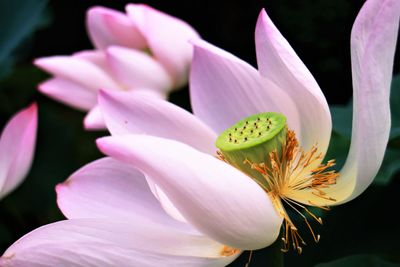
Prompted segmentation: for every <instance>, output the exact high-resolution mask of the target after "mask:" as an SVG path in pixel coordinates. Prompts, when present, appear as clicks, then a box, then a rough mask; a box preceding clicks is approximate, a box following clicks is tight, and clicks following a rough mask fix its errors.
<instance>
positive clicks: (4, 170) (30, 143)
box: [0, 104, 37, 199]
mask: <svg viewBox="0 0 400 267" xmlns="http://www.w3.org/2000/svg"><path fill="white" fill-rule="evenodd" d="M36 132H37V106H36V104H32V105H31V106H29V107H28V108H26V109H24V110H22V111H20V112H18V113H17V114H16V115H14V116H13V117H12V118H11V120H10V121H9V122H8V123H7V125H6V126H5V128H4V130H3V132H2V134H1V137H0V199H2V198H4V197H5V196H6V195H7V194H9V193H10V192H11V191H13V190H14V189H15V188H16V187H17V186H18V185H19V184H20V183H22V181H23V180H24V178H25V176H26V175H27V173H28V171H29V169H30V166H31V164H32V160H33V154H34V150H35V143H36Z"/></svg>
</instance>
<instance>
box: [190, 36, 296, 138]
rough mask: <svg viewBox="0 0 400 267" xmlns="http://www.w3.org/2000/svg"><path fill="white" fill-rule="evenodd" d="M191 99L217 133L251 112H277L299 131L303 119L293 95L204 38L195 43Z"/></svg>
mask: <svg viewBox="0 0 400 267" xmlns="http://www.w3.org/2000/svg"><path fill="white" fill-rule="evenodd" d="M194 45H195V52H194V58H193V63H192V70H191V75H190V98H191V102H192V107H193V111H194V114H195V115H196V116H197V117H199V118H200V119H201V120H203V121H204V122H205V123H207V124H208V125H210V126H211V127H212V128H213V129H214V130H215V131H216V132H217V133H221V132H222V131H223V130H225V129H226V128H228V127H230V126H232V125H233V124H235V123H236V122H237V121H239V120H242V119H244V118H245V117H248V116H250V115H253V114H256V113H261V112H269V111H275V112H280V113H283V114H284V115H285V116H286V117H287V118H288V124H289V127H290V128H291V129H294V130H296V133H297V134H298V135H301V132H300V118H299V114H298V111H297V108H296V105H295V104H294V102H293V100H292V99H291V97H290V96H289V95H288V94H286V93H285V92H284V91H282V90H281V89H280V88H278V87H277V86H276V85H275V84H274V83H272V82H270V81H268V80H267V79H265V78H263V77H261V76H260V75H259V73H258V71H257V70H256V69H254V68H253V67H252V66H250V65H249V64H247V63H246V62H244V61H242V60H240V59H239V58H237V57H235V56H234V55H232V54H230V53H228V52H226V51H223V50H222V49H219V48H217V47H215V46H212V45H211V44H208V43H206V42H204V41H197V42H194Z"/></svg>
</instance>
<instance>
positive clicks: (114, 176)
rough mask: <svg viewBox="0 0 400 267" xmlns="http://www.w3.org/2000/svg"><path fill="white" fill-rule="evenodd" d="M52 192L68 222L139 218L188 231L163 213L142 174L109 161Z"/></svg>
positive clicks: (85, 169) (101, 161) (98, 163)
mask: <svg viewBox="0 0 400 267" xmlns="http://www.w3.org/2000/svg"><path fill="white" fill-rule="evenodd" d="M56 191H57V203H58V207H59V208H60V209H61V211H62V212H63V214H64V215H65V216H66V217H67V218H68V219H79V218H113V219H121V220H122V221H123V220H136V219H137V217H138V216H139V217H143V218H148V219H149V220H151V221H160V222H161V221H162V222H163V223H165V224H168V225H171V226H175V227H179V228H182V229H185V228H188V229H189V226H186V225H184V224H182V223H179V222H177V221H175V220H173V219H172V218H171V217H169V216H168V215H167V214H166V213H165V212H164V210H163V209H162V207H161V205H160V203H159V202H158V201H157V199H156V198H155V197H154V196H153V194H152V193H151V191H150V189H149V186H148V185H147V182H146V178H145V177H144V175H143V174H142V173H140V172H139V171H137V170H136V169H135V168H133V167H132V166H131V165H128V164H125V163H122V162H119V161H116V160H114V159H111V158H103V159H99V160H96V161H94V162H92V163H89V164H87V165H86V166H84V167H82V168H81V169H79V170H78V171H76V172H75V173H74V174H72V175H71V176H70V177H69V178H68V180H66V181H65V182H64V183H62V184H59V185H57V187H56ZM105 199H106V200H107V201H104V200H105Z"/></svg>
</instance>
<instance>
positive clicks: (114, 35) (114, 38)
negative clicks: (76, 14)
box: [86, 6, 146, 49]
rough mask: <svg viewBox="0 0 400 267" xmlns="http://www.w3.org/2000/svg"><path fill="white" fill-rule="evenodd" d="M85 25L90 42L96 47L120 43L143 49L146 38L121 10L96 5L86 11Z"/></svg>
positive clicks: (101, 47)
mask: <svg viewBox="0 0 400 267" xmlns="http://www.w3.org/2000/svg"><path fill="white" fill-rule="evenodd" d="M86 26H87V30H88V33H89V37H90V39H91V40H92V43H93V44H94V45H95V46H96V48H98V49H105V48H107V47H108V46H110V45H121V46H126V47H131V48H135V49H144V48H145V47H146V40H145V39H144V37H143V36H142V34H141V33H140V32H139V30H138V29H137V27H136V26H135V24H134V23H133V22H132V21H131V20H130V19H129V18H128V17H127V16H126V15H125V14H124V13H122V12H119V11H116V10H113V9H109V8H105V7H101V6H96V7H92V8H90V9H89V10H88V11H87V14H86Z"/></svg>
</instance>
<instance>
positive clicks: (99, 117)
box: [83, 105, 107, 130]
mask: <svg viewBox="0 0 400 267" xmlns="http://www.w3.org/2000/svg"><path fill="white" fill-rule="evenodd" d="M83 125H84V126H85V129H86V130H105V129H106V128H107V127H106V123H105V122H104V117H103V114H102V112H101V109H100V107H99V106H98V105H97V106H95V107H93V108H92V109H91V110H90V111H89V113H88V114H86V117H85V119H84V120H83Z"/></svg>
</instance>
